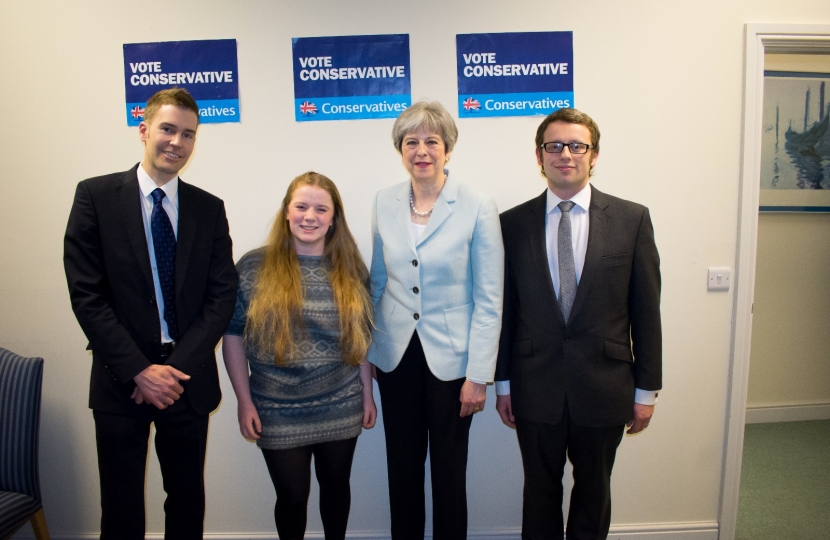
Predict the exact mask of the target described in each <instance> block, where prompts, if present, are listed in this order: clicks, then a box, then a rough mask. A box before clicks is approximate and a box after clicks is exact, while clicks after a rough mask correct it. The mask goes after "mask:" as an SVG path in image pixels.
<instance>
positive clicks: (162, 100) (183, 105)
mask: <svg viewBox="0 0 830 540" xmlns="http://www.w3.org/2000/svg"><path fill="white" fill-rule="evenodd" d="M164 105H175V106H176V107H179V108H180V109H186V110H188V111H193V112H194V113H196V125H199V106H198V105H196V100H195V99H193V96H191V95H190V92H188V91H187V90H185V89H184V88H167V89H165V90H159V91H158V92H156V93H155V94H153V95H152V96H151V97H150V99H148V100H147V106H146V107H145V108H144V121H145V122H147V123H148V124H149V123H150V122H151V121H152V120H153V117H154V116H155V115H156V113H157V112H159V109H161V108H162V106H164Z"/></svg>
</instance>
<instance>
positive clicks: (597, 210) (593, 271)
mask: <svg viewBox="0 0 830 540" xmlns="http://www.w3.org/2000/svg"><path fill="white" fill-rule="evenodd" d="M606 208H608V200H607V199H606V197H605V194H604V193H602V192H601V191H599V190H598V189H595V188H594V186H591V211H590V212H589V217H588V219H589V223H588V248H587V250H586V252H585V265H584V266H583V267H582V277H581V278H580V280H579V286H578V287H577V289H576V298H574V304H573V307H572V308H571V315H570V317H571V320H573V318H574V316H575V315H576V313H578V312H579V308H580V306H581V305H582V304H583V302H584V301H585V297H586V296H587V295H588V291H589V290H591V287H592V286H593V282H594V280H595V279H596V276H597V274H599V265H600V260H601V259H602V254H603V253H604V251H605V239H606V235H607V230H608V219H607V216H606V215H605V209H606Z"/></svg>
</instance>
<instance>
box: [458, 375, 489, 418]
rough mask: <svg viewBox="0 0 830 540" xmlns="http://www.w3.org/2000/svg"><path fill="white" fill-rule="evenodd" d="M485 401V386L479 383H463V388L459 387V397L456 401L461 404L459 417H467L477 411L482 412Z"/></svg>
mask: <svg viewBox="0 0 830 540" xmlns="http://www.w3.org/2000/svg"><path fill="white" fill-rule="evenodd" d="M486 399H487V385H486V384H481V383H474V382H473V381H464V386H462V387H461V396H460V397H459V398H458V401H460V402H461V414H460V415H459V416H461V417H462V418H464V417H465V416H469V415H471V414H475V413H477V412H479V411H483V410H484V401H485V400H486Z"/></svg>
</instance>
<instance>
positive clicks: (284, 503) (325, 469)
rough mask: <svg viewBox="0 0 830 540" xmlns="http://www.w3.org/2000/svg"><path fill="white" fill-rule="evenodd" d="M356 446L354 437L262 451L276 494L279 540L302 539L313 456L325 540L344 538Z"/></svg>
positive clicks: (275, 517)
mask: <svg viewBox="0 0 830 540" xmlns="http://www.w3.org/2000/svg"><path fill="white" fill-rule="evenodd" d="M356 444H357V437H354V438H351V439H345V440H342V441H331V442H325V443H319V444H312V445H311V446H301V447H300V448H290V449H288V450H266V449H264V448H263V449H262V454H263V456H265V464H266V465H267V466H268V473H269V474H270V475H271V481H273V482H274V488H275V489H276V491H277V504H276V505H275V506H274V521H275V522H276V524H277V534H278V535H279V537H280V540H301V539H302V538H303V536H304V535H305V525H306V514H307V513H308V494H309V492H310V491H311V456H312V455H314V471H315V472H316V473H317V483H318V484H319V485H320V518H321V519H322V521H323V531H324V533H325V537H326V540H342V539H343V538H345V537H346V524H347V523H348V521H349V506H350V505H351V502H352V495H351V491H350V489H349V476H350V475H351V471H352V458H353V457H354V449H355V445H356Z"/></svg>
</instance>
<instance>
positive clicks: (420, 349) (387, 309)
mask: <svg viewBox="0 0 830 540" xmlns="http://www.w3.org/2000/svg"><path fill="white" fill-rule="evenodd" d="M457 138H458V129H457V128H456V126H455V122H454V121H453V119H452V117H451V116H450V114H449V113H448V112H447V110H446V109H445V108H444V107H443V106H441V104H440V103H437V102H432V103H427V102H419V103H415V104H413V105H412V106H411V107H409V108H407V109H406V110H405V111H404V112H403V113H402V114H401V115H400V116H399V117H398V119H397V120H396V121H395V125H394V127H393V129H392V139H393V141H394V144H395V148H396V149H397V151H398V153H400V154H401V160H402V162H403V165H404V168H406V170H407V172H408V173H409V179H408V180H407V181H406V182H403V183H400V184H397V185H394V186H391V187H389V188H386V189H383V190H381V191H379V192H378V193H377V195H376V196H375V201H374V206H373V212H372V235H373V236H372V238H373V250H372V265H371V270H370V272H371V295H372V301H373V302H374V305H375V322H374V324H375V327H374V330H373V331H372V345H371V346H370V348H369V353H368V359H369V361H370V362H371V363H372V364H374V365H375V366H376V367H377V370H376V371H377V380H378V388H379V390H380V396H381V406H382V408H383V425H384V430H385V432H386V456H387V457H386V459H387V465H388V468H389V475H388V478H389V502H390V507H391V515H392V538H393V540H401V539H410V538H413V539H414V538H417V539H419V540H422V539H423V538H424V522H425V508H424V498H425V497H424V463H425V461H426V456H427V449H429V456H430V467H431V471H432V486H433V490H432V502H433V537H434V538H435V539H437V540H441V539H463V538H466V535H467V491H466V476H467V472H466V471H467V440H468V436H469V431H470V424H471V422H472V415H473V414H474V413H476V412H478V411H481V410H482V409H483V408H484V400H485V390H486V385H487V383H489V382H492V381H493V374H494V371H495V367H496V352H497V349H498V340H499V332H500V330H501V311H502V294H503V281H504V248H503V246H502V239H501V228H500V226H499V216H498V209H497V208H496V204H495V202H494V201H493V200H492V199H491V198H490V197H488V196H486V195H484V194H483V193H480V192H479V191H476V190H475V189H473V188H471V187H469V186H467V185H465V184H462V183H460V182H458V181H457V180H456V179H455V178H454V177H452V176H450V175H449V172H448V171H447V170H446V169H445V168H444V167H445V165H446V164H447V162H448V161H449V159H450V153H451V152H452V149H453V146H454V145H455V141H456V139H457Z"/></svg>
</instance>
